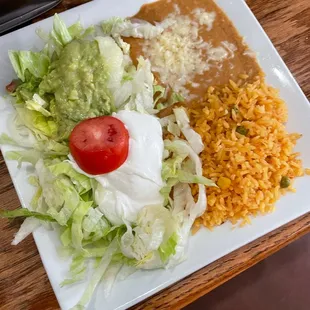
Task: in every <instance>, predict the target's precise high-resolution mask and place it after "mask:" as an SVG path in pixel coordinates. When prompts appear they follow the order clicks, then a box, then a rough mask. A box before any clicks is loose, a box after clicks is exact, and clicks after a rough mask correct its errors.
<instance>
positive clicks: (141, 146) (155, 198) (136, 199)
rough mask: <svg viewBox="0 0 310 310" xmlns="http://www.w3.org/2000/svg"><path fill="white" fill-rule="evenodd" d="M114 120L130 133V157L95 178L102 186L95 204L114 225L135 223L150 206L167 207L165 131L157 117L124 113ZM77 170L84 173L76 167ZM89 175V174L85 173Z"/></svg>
mask: <svg viewBox="0 0 310 310" xmlns="http://www.w3.org/2000/svg"><path fill="white" fill-rule="evenodd" d="M113 116H114V117H115V118H118V119H119V120H121V121H122V122H123V123H124V124H125V126H126V128H127V130H128V132H129V153H128V157H127V159H126V161H125V162H124V163H123V165H121V166H120V167H119V168H118V169H116V170H114V171H112V172H110V173H106V174H101V175H96V176H91V175H88V176H89V177H92V178H94V179H96V180H97V181H98V183H99V185H98V187H97V190H96V191H95V201H96V204H97V205H98V206H99V209H100V211H101V212H102V213H103V214H104V215H105V217H106V218H107V219H108V220H109V221H110V222H111V223H112V224H113V225H122V224H124V222H128V223H132V222H134V221H135V220H136V218H137V214H138V213H139V211H140V210H141V209H142V208H143V207H144V206H148V205H158V204H162V203H163V197H162V195H161V194H160V192H159V191H160V189H161V188H162V186H163V181H162V177H161V169H162V157H163V150H164V143H163V138H162V128H161V125H160V123H159V121H158V119H157V118H156V117H155V116H152V115H148V114H141V113H138V112H135V111H127V110H123V111H120V112H117V113H114V114H113ZM73 165H74V167H75V168H76V169H77V170H78V171H80V172H82V171H81V169H79V168H78V167H77V165H76V164H75V163H73ZM82 173H84V174H85V172H82Z"/></svg>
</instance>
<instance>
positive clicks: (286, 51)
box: [0, 0, 310, 310]
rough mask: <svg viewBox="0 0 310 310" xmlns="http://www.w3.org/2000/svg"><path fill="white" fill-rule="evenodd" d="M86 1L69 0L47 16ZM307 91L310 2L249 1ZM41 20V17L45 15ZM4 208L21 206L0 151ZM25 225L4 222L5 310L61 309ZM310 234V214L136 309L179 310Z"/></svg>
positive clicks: (0, 252) (0, 274) (1, 293)
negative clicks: (16, 239) (15, 241)
mask: <svg viewBox="0 0 310 310" xmlns="http://www.w3.org/2000/svg"><path fill="white" fill-rule="evenodd" d="M85 2H87V0H64V1H63V2H62V3H61V4H60V5H59V6H57V7H56V8H55V9H53V10H52V11H50V12H49V13H47V14H45V15H43V17H47V16H49V15H51V14H53V13H55V12H61V11H63V10H66V9H69V8H71V7H73V6H76V5H79V4H82V3H85ZM247 3H248V5H249V6H250V8H251V9H252V11H253V12H254V14H255V15H256V17H257V19H258V20H259V22H260V23H261V25H262V26H263V28H264V29H265V31H266V32H267V34H268V36H269V37H270V38H271V40H272V42H273V44H274V45H275V47H276V48H277V50H278V51H279V53H280V55H281V56H282V58H283V59H284V61H285V63H286V64H287V66H288V67H289V69H290V70H291V72H292V73H293V74H294V76H295V78H296V79H297V81H298V83H299V85H300V86H301V88H302V89H303V91H304V93H305V94H306V96H307V97H308V99H309V98H310V83H309V81H310V61H309V59H310V49H309V47H310V1H309V0H295V1H291V0H247ZM41 18H42V17H41ZM0 206H1V208H5V209H15V208H17V207H19V206H20V202H19V200H18V197H17V195H16V192H15V190H14V187H13V184H12V181H11V179H10V176H9V174H8V171H7V168H6V165H5V163H4V160H3V157H2V156H1V153H0ZM20 223H21V222H20V221H18V220H15V221H12V222H9V221H6V220H1V221H0V235H1V238H0V301H1V304H0V310H11V309H14V310H15V309H16V310H56V309H59V305H58V303H57V300H56V297H55V295H54V293H53V290H52V288H51V285H50V283H49V281H48V278H47V275H46V273H45V270H44V268H43V265H42V262H41V260H40V256H39V254H38V251H37V248H36V246H35V243H34V241H33V238H32V237H28V238H27V239H26V240H25V241H23V242H22V243H21V244H19V245H18V246H15V247H13V246H11V245H10V242H11V240H12V237H13V235H14V233H16V231H17V230H18V227H19V225H20ZM308 232H310V213H308V214H306V215H304V216H302V217H301V218H299V219H297V220H295V221H293V222H290V223H288V224H287V225H285V226H282V227H281V228H279V229H277V230H275V231H273V232H271V233H269V234H267V235H265V236H263V237H261V238H259V239H257V240H256V241H254V242H252V243H250V244H248V245H246V246H244V247H242V248H240V249H238V250H236V251H234V252H232V253H230V254H229V255H227V256H225V257H223V258H221V259H219V260H217V261H215V262H214V263H212V264H210V265H208V266H207V267H205V268H203V269H201V270H199V271H197V272H196V273H194V274H192V275H191V276H189V277H187V278H185V279H183V280H182V281H180V282H178V283H176V284H174V285H173V286H171V287H169V288H168V289H165V290H163V291H162V292H160V293H158V294H156V295H154V296H152V297H150V298H149V299H147V300H145V301H144V302H142V303H140V304H139V305H137V306H135V307H133V309H141V310H142V309H180V308H182V307H184V306H185V305H187V304H189V303H191V302H192V301H194V300H196V299H197V298H199V297H200V296H202V295H204V294H206V293H207V292H209V291H211V290H212V289H214V288H215V287H217V286H219V285H221V284H222V283H224V282H226V281H227V280H229V279H231V278H232V277H234V276H236V275H237V274H239V273H240V272H242V271H244V270H245V269H247V268H249V267H251V266H253V265H254V264H256V263H257V262H259V261H261V260H262V259H264V258H266V257H268V256H269V255H271V254H272V253H274V252H276V251H278V250H279V249H281V248H282V247H284V246H286V245H287V244H289V243H291V242H292V241H294V240H296V239H298V238H299V237H301V236H302V235H304V234H306V233H308Z"/></svg>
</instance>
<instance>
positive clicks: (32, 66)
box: [9, 51, 50, 81]
mask: <svg viewBox="0 0 310 310" xmlns="http://www.w3.org/2000/svg"><path fill="white" fill-rule="evenodd" d="M9 58H10V61H11V63H12V66H13V68H14V70H15V72H16V74H17V76H18V77H19V78H20V79H21V80H22V81H25V79H26V77H25V71H26V70H28V71H29V72H30V73H31V74H32V75H33V76H35V77H37V78H42V77H43V76H44V75H46V74H47V71H48V67H49V64H50V59H49V57H47V56H46V55H45V54H44V53H42V52H31V51H9Z"/></svg>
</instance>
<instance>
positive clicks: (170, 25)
mask: <svg viewBox="0 0 310 310" xmlns="http://www.w3.org/2000/svg"><path fill="white" fill-rule="evenodd" d="M215 18H216V14H215V12H206V11H205V10H203V9H195V10H194V11H193V12H192V17H190V16H184V15H180V10H179V8H178V7H175V12H174V13H172V14H170V15H168V16H167V18H166V19H165V20H163V21H162V22H161V23H160V27H162V28H163V29H164V31H163V32H162V34H161V35H159V36H157V37H156V38H153V39H151V40H145V41H144V43H143V53H144V56H145V57H146V58H148V59H150V61H151V64H152V71H154V72H157V73H158V74H159V76H160V80H161V82H162V83H164V84H166V85H169V86H170V87H171V88H172V89H173V90H174V91H175V92H177V93H180V94H181V95H182V96H183V97H185V98H186V99H189V98H190V93H189V90H188V89H187V87H186V86H187V85H188V86H189V85H192V86H193V87H198V85H197V84H191V82H192V81H193V80H194V78H195V76H196V75H202V74H203V73H204V72H206V71H208V70H209V69H210V66H211V65H212V66H213V67H214V66H218V68H219V69H220V65H221V63H222V62H223V61H224V60H225V59H229V58H233V57H234V51H235V50H236V47H235V46H234V45H233V44H232V43H230V42H227V41H224V42H221V45H220V46H212V44H211V43H210V42H205V41H204V40H203V39H202V37H201V36H200V35H199V30H200V29H202V28H203V27H205V26H206V27H207V28H206V29H207V31H210V30H211V29H212V26H213V23H214V21H215Z"/></svg>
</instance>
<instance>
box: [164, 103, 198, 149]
mask: <svg viewBox="0 0 310 310" xmlns="http://www.w3.org/2000/svg"><path fill="white" fill-rule="evenodd" d="M173 113H174V115H175V118H176V122H177V124H178V126H179V128H180V130H181V131H182V133H183V135H184V136H185V138H186V140H187V141H188V143H189V144H190V146H191V147H192V148H193V150H194V151H195V152H196V154H199V153H201V152H202V150H203V148H204V145H203V142H202V139H201V136H200V135H199V134H198V133H197V132H196V131H195V130H194V129H192V128H191V127H190V124H189V118H188V116H187V114H186V111H185V109H184V108H175V109H173ZM168 130H169V129H168Z"/></svg>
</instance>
